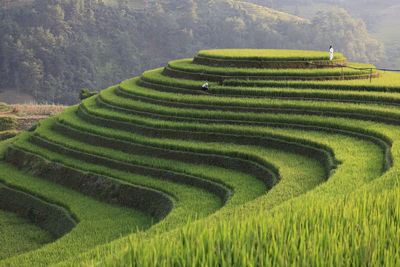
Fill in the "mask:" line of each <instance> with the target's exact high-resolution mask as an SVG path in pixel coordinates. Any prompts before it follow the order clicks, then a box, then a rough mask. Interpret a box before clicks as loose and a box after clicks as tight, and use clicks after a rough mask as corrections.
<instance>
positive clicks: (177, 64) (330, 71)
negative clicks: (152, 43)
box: [168, 59, 376, 77]
mask: <svg viewBox="0 0 400 267" xmlns="http://www.w3.org/2000/svg"><path fill="white" fill-rule="evenodd" d="M349 66H350V67H353V68H374V66H373V65H370V64H360V63H351V64H349ZM168 67H169V68H171V69H173V70H178V71H185V72H192V73H202V74H215V75H223V76H235V75H237V76H278V77H279V76H283V77H284V76H288V77H292V76H293V77H307V76H312V77H318V76H342V75H344V76H347V75H363V74H370V70H356V69H351V68H323V69H257V68H251V69H250V68H249V69H246V68H227V67H225V68H223V67H211V66H204V65H197V64H194V63H193V60H192V59H181V60H173V61H170V62H169V63H168ZM375 72H376V71H375V70H374V71H373V73H375Z"/></svg>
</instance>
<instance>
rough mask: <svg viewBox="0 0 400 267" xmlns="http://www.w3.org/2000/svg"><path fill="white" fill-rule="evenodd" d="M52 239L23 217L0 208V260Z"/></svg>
mask: <svg viewBox="0 0 400 267" xmlns="http://www.w3.org/2000/svg"><path fill="white" fill-rule="evenodd" d="M51 241H53V238H52V236H51V235H50V234H49V233H47V232H46V231H44V230H42V229H40V228H39V227H37V226H36V225H34V224H32V223H31V222H29V221H28V220H26V219H25V218H21V217H19V216H17V215H16V214H14V213H10V212H6V211H2V210H0V244H1V247H0V261H1V260H3V259H6V258H9V257H13V256H16V255H19V254H22V253H25V252H27V251H30V250H35V249H38V248H40V247H41V246H43V245H45V244H47V243H50V242H51Z"/></svg>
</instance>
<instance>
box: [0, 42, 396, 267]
mask: <svg viewBox="0 0 400 267" xmlns="http://www.w3.org/2000/svg"><path fill="white" fill-rule="evenodd" d="M267 52H268V51H265V50H264V51H260V50H258V51H252V50H247V51H246V50H240V51H239V50H218V51H217V50H215V51H208V52H207V51H206V52H204V51H201V52H200V53H199V55H200V56H206V57H209V58H211V59H226V60H237V61H240V60H253V61H257V60H259V61H263V60H264V61H271V62H276V61H296V60H299V61H312V60H318V59H317V58H318V56H321V59H319V60H326V58H327V57H328V53H327V52H321V54H319V52H316V53H313V52H304V51H303V52H301V51H293V52H290V51H271V50H269V53H267ZM202 54H203V55H202ZM300 54H301V56H299V55H300ZM340 56H341V55H339V57H340ZM343 59H344V58H343ZM222 61H223V60H222ZM170 64H171V65H173V67H176V68H178V69H179V68H180V69H182V70H184V71H188V72H189V73H190V71H192V75H198V77H197V76H196V77H194V76H193V78H194V79H197V78H199V77H206V76H207V75H203V74H204V73H209V74H212V75H214V74H216V75H226V76H229V75H230V76H231V77H233V76H240V75H251V74H256V75H259V74H260V73H262V75H264V76H265V75H267V74H266V73H269V75H278V76H280V78H282V76H285V75H288V74H294V75H299V76H301V75H305V76H308V77H311V76H316V77H317V76H318V77H321V75H341V71H342V70H341V69H338V68H330V69H328V68H326V69H306V70H303V69H290V70H288V69H281V70H273V69H246V68H231V69H229V68H223V67H218V68H216V67H207V66H204V65H196V64H192V63H190V60H180V61H173V62H170ZM299 66H300V65H299ZM354 66H356V65H354ZM357 66H369V65H357ZM369 67H371V66H369ZM352 72H353V71H352V70H349V72H348V73H346V75H352V74H351V73H352ZM355 72H357V73H358V74H359V71H355V70H354V73H355ZM166 73H168V71H167V72H165V73H164V75H163V74H162V70H161V69H157V70H154V71H148V72H145V73H144V74H143V76H142V77H141V78H134V79H129V80H127V81H124V82H122V83H121V84H120V85H118V86H114V87H110V88H109V89H106V90H103V91H101V92H100V93H99V95H97V96H94V97H91V98H89V99H86V100H84V101H83V102H82V103H81V104H80V105H79V106H76V107H71V108H70V109H68V110H66V111H65V112H64V113H62V114H60V115H58V116H57V117H55V118H52V119H49V120H46V121H43V122H41V124H40V126H39V127H38V128H37V129H36V130H34V131H32V132H29V133H24V134H22V135H20V136H18V137H17V138H16V139H15V138H14V139H11V140H10V141H6V142H5V143H4V144H3V145H0V153H5V147H6V146H7V145H10V144H11V143H12V146H11V149H10V150H9V152H10V153H11V152H12V151H13V150H18V151H21V154H14V155H17V156H18V155H21V159H20V160H21V162H26V163H27V164H28V165H29V163H30V162H35V161H29V160H28V159H29V155H30V154H29V153H32V154H34V155H36V157H41V158H43V160H42V161H41V162H42V163H41V164H36V165H35V166H33V167H32V168H31V169H32V173H38V174H40V169H41V168H42V167H43V168H44V166H45V165H46V164H47V162H48V164H54V163H58V164H62V165H59V166H64V168H67V167H68V168H74V169H77V170H79V172H80V173H86V174H91V175H103V176H104V177H105V179H107V180H108V181H114V182H118V183H124V184H127V185H130V186H141V187H145V188H150V189H153V190H157V191H159V192H163V193H164V194H165V195H167V196H169V197H170V198H171V199H172V201H173V209H172V210H171V211H170V213H169V214H168V216H166V217H165V218H163V219H162V220H161V221H159V222H158V223H157V224H155V225H152V227H151V228H150V229H147V228H146V227H149V226H150V225H151V222H149V220H150V219H149V217H148V216H146V215H143V216H144V217H143V218H144V219H143V224H140V223H139V222H138V223H137V224H138V225H140V226H141V227H142V228H143V229H146V231H135V230H131V231H123V229H125V228H124V227H121V229H122V230H121V229H119V230H118V231H122V232H121V234H120V236H117V237H115V236H113V238H110V240H109V241H110V242H107V241H104V240H102V241H99V240H96V241H94V237H92V233H93V230H92V231H90V230H89V229H90V223H94V222H91V221H89V217H85V216H87V215H90V214H92V213H90V212H94V211H93V210H86V209H85V208H82V207H81V209H79V207H77V206H74V201H78V200H75V199H69V200H67V199H63V198H61V197H60V198H57V197H56V196H57V194H61V193H60V192H61V191H57V190H61V188H62V187H61V186H59V185H56V184H51V183H49V182H47V181H45V180H41V179H35V178H33V177H27V176H26V173H21V172H20V171H18V170H16V169H15V168H14V167H12V166H11V165H9V164H6V163H0V170H1V173H2V174H3V173H10V174H11V176H10V177H8V178H4V182H6V183H9V184H10V185H13V186H17V187H19V188H23V189H24V190H26V191H28V192H31V193H35V194H37V195H40V196H43V197H44V198H46V199H47V200H51V201H52V202H54V203H60V204H62V205H63V206H64V207H67V208H68V210H70V211H71V212H72V213H73V214H75V215H76V216H77V217H78V218H79V220H80V221H81V223H80V224H78V225H77V227H76V228H75V229H74V230H73V231H72V232H71V233H69V234H67V235H65V236H64V237H62V238H60V239H59V240H57V241H56V242H54V243H51V244H48V245H45V246H43V247H42V248H40V249H39V250H36V251H31V252H28V253H27V254H23V255H20V256H17V257H15V258H9V259H6V260H3V261H0V265H12V266H20V265H22V266H24V265H34V264H33V262H34V260H39V261H38V262H39V264H38V265H44V264H48V263H51V264H58V265H59V266H97V265H104V266H186V265H194V266H265V265H279V266H280V265H283V266H286V265H290V266H297V265H301V266H322V265H324V266H325V265H327V266H348V265H352V266H380V265H385V266H397V265H398V263H399V262H400V254H399V253H398V244H399V241H400V239H399V237H400V230H399V229H400V226H399V222H400V206H399V205H398V204H397V203H399V196H400V195H399V193H400V191H399V188H400V187H399V185H400V178H399V177H400V176H399V173H400V169H399V166H400V165H399V159H400V137H399V132H400V126H397V125H396V124H399V123H400V113H399V110H398V107H397V106H396V104H397V103H398V100H399V96H398V94H397V92H398V91H400V89H399V88H400V87H399V85H398V84H396V83H397V80H400V78H399V77H400V75H396V74H392V73H383V75H381V77H380V78H376V79H373V80H372V82H371V83H369V80H368V81H367V80H354V81H347V80H346V81H305V82H300V81H266V80H264V81H239V80H226V81H225V82H224V84H223V85H219V84H217V83H210V85H211V89H210V90H209V91H208V92H206V93H205V92H201V91H200V90H198V89H199V88H200V86H201V81H193V80H188V79H178V78H171V77H167V76H165V74H166ZM365 73H366V74H369V71H366V72H365ZM171 75H172V74H171ZM202 75H203V76H202ZM177 76H178V75H177ZM189 76H190V75H189ZM210 77H211V76H210ZM278 79H279V77H278ZM386 91H387V92H386ZM279 97H287V98H288V99H286V100H283V99H279ZM303 98H309V99H308V100H305V99H303ZM317 99H318V100H321V101H315V100H317ZM346 101H364V102H363V103H348V102H346ZM368 101H375V102H376V103H374V104H372V103H370V102H368ZM15 140H17V141H15ZM12 155H13V154H12V153H11V154H9V156H8V157H7V158H6V159H7V160H10V158H9V157H11V156H12ZM21 162H20V163H18V162H16V163H15V164H16V165H18V166H23V165H22V164H21ZM49 166H51V165H49ZM61 170H63V169H61ZM144 171H148V173H147V175H145V173H144ZM272 174H275V175H276V177H279V182H278V183H276V184H275V183H274V182H271V181H273V180H274V179H271V181H270V182H269V183H268V182H267V181H265V180H263V177H264V179H265V177H266V176H269V175H272ZM163 176H164V177H163ZM15 177H16V178H15ZM1 178H2V177H1ZM327 178H328V179H327ZM2 179H3V178H2ZM24 179H25V180H26V181H25V180H24ZM63 179H65V177H63ZM71 179H72V177H71ZM60 181H61V180H60ZM40 185H45V186H40ZM50 186H52V187H54V188H56V189H54V190H51V189H50ZM39 188H40V189H41V191H39ZM222 188H224V189H222ZM62 189H63V190H67V189H66V188H62ZM224 190H225V191H224ZM267 190H268V191H267ZM67 191H68V192H69V193H68V194H69V195H70V196H71V195H72V194H76V195H79V196H80V197H81V198H82V199H85V198H88V199H90V198H89V197H87V196H86V197H85V196H82V195H80V194H78V193H76V192H72V191H69V190H67ZM225 196H229V197H228V199H227V201H226V202H224V200H226V198H225ZM92 201H93V200H92ZM79 203H80V204H81V205H82V204H83V203H86V200H83V201H80V202H79ZM94 203H100V204H101V205H102V208H104V207H109V205H107V204H104V203H101V202H98V201H94ZM100 204H99V205H100ZM86 208H87V207H86ZM112 208H115V210H118V211H119V212H121V211H125V210H126V211H127V212H129V214H131V215H130V216H138V215H132V213H134V214H136V213H135V212H136V211H134V210H133V209H128V208H123V207H115V206H114V207H112ZM104 209H105V208H104ZM98 210H100V208H98ZM85 212H87V213H86V214H84V213H85ZM121 217H123V218H125V217H124V216H121ZM126 217H128V216H126ZM82 218H84V219H82ZM135 218H136V217H135ZM146 220H147V221H146ZM118 221H119V220H118ZM146 222H147V223H146ZM85 223H86V224H85ZM96 223H97V225H99V227H103V226H105V225H108V224H103V223H102V222H98V221H97V220H96ZM82 224H83V226H82ZM101 229H103V228H101ZM102 231H103V230H102ZM115 232H117V229H115ZM77 233H78V234H79V233H80V236H76V239H75V240H74V242H80V240H81V239H82V240H84V241H85V240H86V239H88V240H91V241H90V242H92V243H90V245H88V244H87V243H85V242H80V243H79V246H77V248H74V249H72V250H69V249H68V246H70V244H72V242H71V243H69V242H65V241H64V240H68V238H70V239H72V238H73V237H74V234H77ZM85 233H86V234H87V235H84V234H85ZM99 233H102V232H101V231H99ZM100 235H101V234H100ZM101 236H102V235H101ZM79 238H80V239H79ZM87 242H88V241H87ZM56 248H58V250H60V251H58V250H56ZM65 248H67V250H68V252H66V251H64V249H65ZM69 252H71V254H69ZM45 253H48V254H51V255H53V256H52V257H44V255H45ZM35 264H36V263H35Z"/></svg>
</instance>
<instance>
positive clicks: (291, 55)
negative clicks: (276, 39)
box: [198, 49, 344, 61]
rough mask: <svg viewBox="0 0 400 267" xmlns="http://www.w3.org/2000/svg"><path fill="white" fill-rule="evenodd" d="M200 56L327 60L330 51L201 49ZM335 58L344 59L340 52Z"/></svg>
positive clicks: (274, 59) (267, 59)
mask: <svg viewBox="0 0 400 267" xmlns="http://www.w3.org/2000/svg"><path fill="white" fill-rule="evenodd" d="M198 55H199V56H202V57H211V58H220V59H235V60H245V59H249V60H266V61H304V60H327V59H329V53H328V52H315V51H304V50H282V49H215V50H201V51H199V54H198ZM334 59H344V56H343V55H342V54H340V53H336V54H335V57H334Z"/></svg>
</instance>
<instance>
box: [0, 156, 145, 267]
mask: <svg viewBox="0 0 400 267" xmlns="http://www.w3.org/2000/svg"><path fill="white" fill-rule="evenodd" d="M0 169H1V173H2V174H1V177H0V179H1V180H3V181H5V182H6V183H7V184H10V185H14V186H18V187H19V188H23V189H25V190H27V191H29V192H32V193H34V194H37V195H40V196H43V197H44V198H46V199H48V200H50V201H52V202H56V203H62V204H63V205H66V206H67V207H68V208H69V209H70V210H71V211H72V212H73V213H74V214H76V216H77V217H78V219H79V224H78V225H77V226H76V227H75V228H74V229H73V230H72V232H71V233H69V234H67V235H65V236H64V237H62V238H60V239H58V240H56V241H55V242H53V243H50V244H48V245H46V246H43V247H42V248H40V249H38V250H33V251H30V252H28V253H24V254H22V255H19V256H17V257H14V258H10V259H5V260H3V261H2V262H0V265H3V264H4V265H9V264H10V265H14V266H29V265H32V264H34V265H36V266H38V265H42V266H43V265H47V264H50V263H55V262H59V261H62V260H66V259H69V258H71V257H74V256H76V255H77V254H79V253H82V252H84V251H86V250H88V249H90V248H93V247H95V246H97V245H99V244H104V243H106V242H110V241H112V240H114V239H117V238H119V237H120V236H121V235H126V234H129V233H132V232H135V231H137V229H138V228H139V229H145V228H147V227H148V226H149V225H150V222H151V221H150V218H149V217H148V216H146V215H144V214H143V213H139V212H137V211H133V210H132V209H128V208H121V207H115V206H111V205H107V204H104V203H101V202H98V201H95V200H93V199H91V198H89V197H85V196H82V195H80V194H79V193H76V192H74V191H71V190H68V189H66V188H65V187H63V186H59V185H55V184H53V183H50V182H47V181H44V180H41V179H37V178H34V177H31V176H29V175H28V174H26V173H22V172H20V171H18V170H17V169H16V168H15V167H13V166H10V165H8V164H5V163H4V162H1V163H0ZM5 174H7V175H5ZM94 230H95V232H96V233H97V234H96V235H93V234H92V233H93V231H94Z"/></svg>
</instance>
